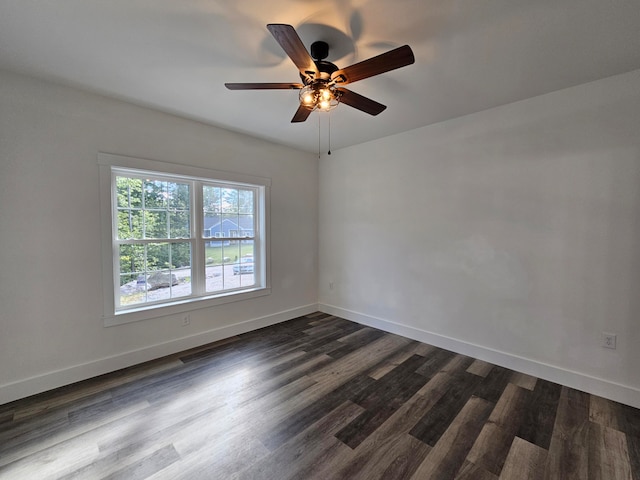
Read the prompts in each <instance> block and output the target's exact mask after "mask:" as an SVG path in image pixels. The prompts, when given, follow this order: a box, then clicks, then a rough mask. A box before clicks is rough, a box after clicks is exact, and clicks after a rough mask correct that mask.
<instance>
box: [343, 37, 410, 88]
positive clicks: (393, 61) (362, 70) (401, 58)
mask: <svg viewBox="0 0 640 480" xmlns="http://www.w3.org/2000/svg"><path fill="white" fill-rule="evenodd" d="M415 61H416V59H415V57H414V56H413V51H412V50H411V47H410V46H409V45H403V46H402V47H398V48H395V49H393V50H390V51H388V52H386V53H382V54H380V55H377V56H375V57H372V58H370V59H368V60H364V61H362V62H359V63H355V64H353V65H351V66H349V67H346V68H342V69H340V70H337V71H335V72H333V74H332V75H331V80H332V81H334V82H336V83H337V84H339V85H346V84H347V83H353V82H357V81H358V80H362V79H364V78H369V77H373V76H374V75H379V74H381V73H385V72H388V71H390V70H395V69H396V68H400V67H406V66H407V65H411V64H412V63H413V62H415Z"/></svg>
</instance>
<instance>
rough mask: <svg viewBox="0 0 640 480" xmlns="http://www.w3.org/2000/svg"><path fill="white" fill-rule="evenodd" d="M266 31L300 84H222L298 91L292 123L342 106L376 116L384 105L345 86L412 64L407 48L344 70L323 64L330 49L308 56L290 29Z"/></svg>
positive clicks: (315, 46)
mask: <svg viewBox="0 0 640 480" xmlns="http://www.w3.org/2000/svg"><path fill="white" fill-rule="evenodd" d="M267 29H268V30H269V32H271V34H272V35H273V36H274V38H275V39H276V41H277V42H278V44H279V45H280V46H281V47H282V49H283V50H284V51H285V53H286V54H287V55H288V56H289V58H291V60H292V61H293V63H294V64H295V66H296V67H298V70H299V71H300V78H301V79H302V83H225V86H226V87H227V88H228V89H229V90H289V89H290V90H299V91H300V92H299V99H300V106H299V107H298V110H297V111H296V113H295V115H294V116H293V118H292V119H291V122H293V123H295V122H304V121H305V120H306V119H307V118H308V117H309V115H310V114H311V112H312V111H314V110H316V109H317V110H325V111H326V110H331V109H332V108H334V107H335V106H337V105H338V103H344V104H346V105H349V106H350V107H353V108H357V109H358V110H361V111H363V112H365V113H368V114H370V115H378V114H379V113H380V112H382V111H383V110H384V109H385V108H387V107H386V106H385V105H382V104H381V103H378V102H376V101H375V100H371V99H370V98H367V97H364V96H362V95H360V94H358V93H355V92H353V91H351V90H347V89H346V88H344V85H348V84H350V83H354V82H357V81H358V80H363V79H365V78H369V77H373V76H374V75H379V74H381V73H385V72H388V71H390V70H395V69H396V68H400V67H404V66H407V65H411V64H412V63H414V62H415V58H414V56H413V51H412V50H411V47H409V45H404V46H402V47H398V48H395V49H393V50H390V51H388V52H386V53H383V54H381V55H377V56H375V57H372V58H369V59H368V60H364V61H362V62H359V63H356V64H354V65H351V66H349V67H346V68H338V67H337V66H336V65H334V64H333V63H331V62H328V61H326V60H325V58H327V56H328V55H329V45H328V44H327V43H326V42H322V41H317V42H313V43H312V44H311V52H310V53H311V54H309V52H307V49H306V48H305V46H304V45H303V43H302V40H300V37H299V36H298V34H297V33H296V31H295V29H294V28H293V27H292V26H291V25H286V24H280V23H272V24H269V25H267Z"/></svg>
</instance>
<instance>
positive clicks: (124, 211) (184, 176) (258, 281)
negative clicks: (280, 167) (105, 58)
mask: <svg viewBox="0 0 640 480" xmlns="http://www.w3.org/2000/svg"><path fill="white" fill-rule="evenodd" d="M114 160H117V161H118V163H117V164H114ZM99 161H100V163H101V182H102V185H103V187H106V183H107V179H105V178H103V177H105V176H106V174H107V172H108V174H109V178H108V183H109V188H108V190H109V191H108V208H106V209H103V210H104V211H105V214H106V210H108V220H109V222H108V223H109V227H108V230H109V242H108V243H109V247H110V248H109V255H108V258H109V261H108V262H104V263H105V264H106V263H108V264H109V265H106V270H107V271H108V273H110V277H111V280H110V282H109V288H110V289H111V292H112V293H111V295H109V294H108V293H107V294H106V295H105V297H106V299H105V310H106V313H105V323H106V324H118V323H125V322H128V321H134V320H138V319H141V318H149V317H150V316H159V315H165V314H170V313H173V312H179V311H184V310H188V309H190V308H200V307H201V306H207V305H201V304H200V303H198V305H197V307H196V306H195V302H202V301H205V302H209V303H211V304H216V303H222V302H226V301H236V300H240V299H242V298H249V297H252V296H256V294H266V293H268V288H267V287H268V284H267V278H268V276H267V258H268V255H267V251H266V245H267V242H266V239H267V235H266V232H267V226H266V220H267V215H266V211H267V209H266V203H267V200H268V195H267V192H268V188H267V187H268V181H266V180H265V179H260V178H255V177H250V178H249V177H247V178H245V177H244V176H239V175H233V174H225V173H223V172H215V171H209V170H205V169H197V168H194V167H182V166H178V165H172V164H164V163H160V162H151V161H148V160H141V159H130V158H128V157H119V156H114V155H107V154H100V156H99ZM131 165H135V166H144V167H146V168H134V167H132V166H131ZM149 167H154V168H153V169H150V168H149ZM204 175H206V176H204ZM214 175H215V176H214ZM239 180H246V181H239ZM106 198H107V197H106V195H103V202H104V200H105V199H106ZM103 226H106V222H105V221H104V220H103ZM105 238H106V235H105ZM103 250H104V249H103ZM103 259H105V260H106V259H107V254H106V252H104V251H103ZM109 266H110V268H109ZM106 277H107V276H106V274H105V278H106ZM105 291H106V289H105ZM107 299H108V300H107ZM108 303H110V304H108ZM158 309H162V311H161V312H160V311H158ZM165 310H166V311H165ZM132 314H133V315H132ZM127 316H128V318H119V319H116V318H117V317H127Z"/></svg>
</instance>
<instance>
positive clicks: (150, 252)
mask: <svg viewBox="0 0 640 480" xmlns="http://www.w3.org/2000/svg"><path fill="white" fill-rule="evenodd" d="M169 260H170V258H169V244H168V243H150V244H148V245H147V270H149V271H153V270H162V269H163V268H167V267H169V265H170V263H169Z"/></svg>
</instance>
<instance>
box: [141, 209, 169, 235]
mask: <svg viewBox="0 0 640 480" xmlns="http://www.w3.org/2000/svg"><path fill="white" fill-rule="evenodd" d="M144 238H169V232H168V228H167V212H166V211H163V210H151V211H149V210H146V211H145V212H144Z"/></svg>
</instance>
